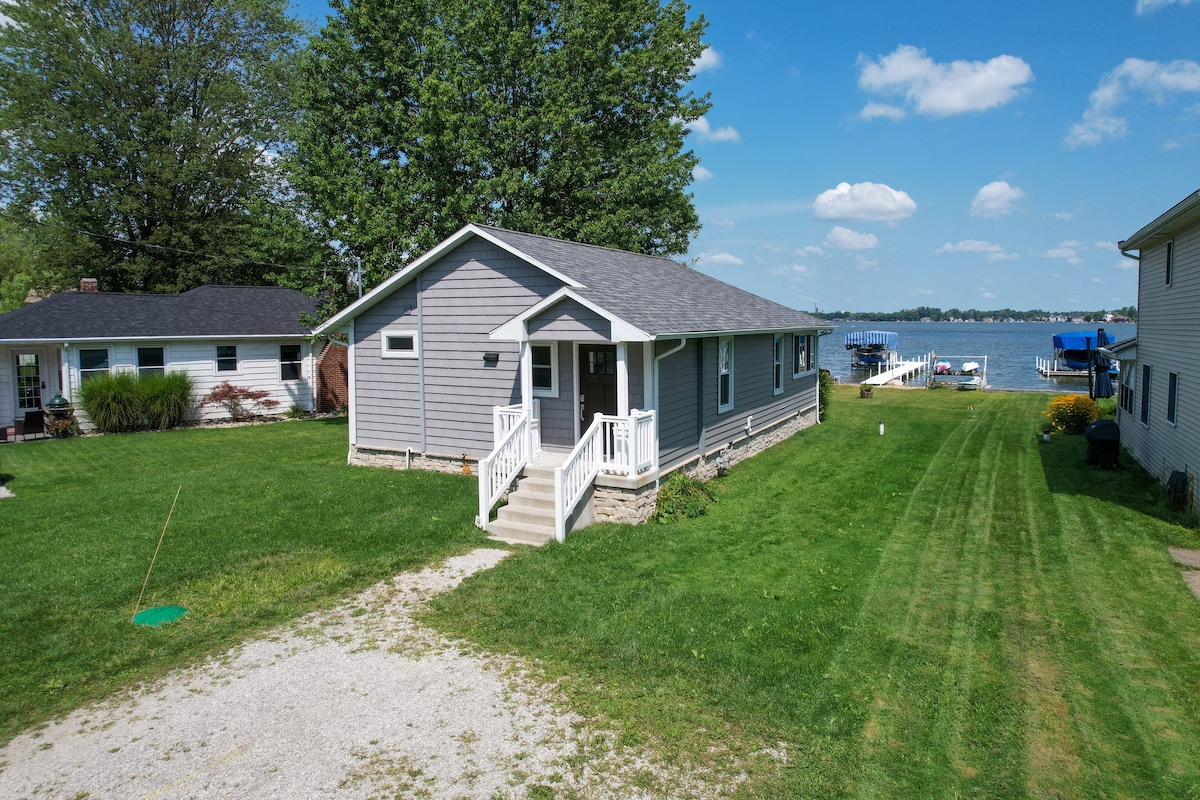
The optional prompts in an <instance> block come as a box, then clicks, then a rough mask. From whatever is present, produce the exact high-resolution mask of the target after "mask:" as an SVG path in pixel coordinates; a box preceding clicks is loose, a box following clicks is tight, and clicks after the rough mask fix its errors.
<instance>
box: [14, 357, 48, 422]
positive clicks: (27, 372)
mask: <svg viewBox="0 0 1200 800" xmlns="http://www.w3.org/2000/svg"><path fill="white" fill-rule="evenodd" d="M14 358H15V359H16V362H17V364H16V367H17V368H16V376H17V381H16V385H17V386H16V388H17V416H21V415H23V414H24V413H25V412H26V411H36V410H37V409H39V408H41V407H42V393H43V392H44V391H45V389H46V381H45V379H44V376H43V375H42V370H43V368H44V367H43V364H42V360H43V359H42V357H41V354H39V353H17V354H15V355H14Z"/></svg>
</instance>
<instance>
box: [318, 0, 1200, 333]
mask: <svg viewBox="0 0 1200 800" xmlns="http://www.w3.org/2000/svg"><path fill="white" fill-rule="evenodd" d="M692 7H693V11H694V12H696V13H702V14H703V15H704V16H705V18H706V19H707V20H708V23H709V27H708V31H707V35H706V41H707V42H708V44H709V46H710V47H709V50H708V51H707V52H706V53H705V56H704V57H703V58H702V59H701V60H700V61H699V62H697V65H696V77H695V79H694V80H693V81H692V83H691V84H690V88H691V89H693V90H694V91H696V92H697V93H704V92H709V93H711V99H712V102H713V108H712V110H711V111H710V113H709V114H708V116H707V117H706V118H705V119H704V120H702V121H701V123H700V124H698V125H696V126H694V128H693V130H692V133H691V135H690V136H689V143H690V145H691V146H692V148H693V149H694V150H695V152H696V153H697V155H699V157H700V159H701V166H700V169H698V170H697V174H696V178H697V180H696V182H695V184H694V186H693V189H694V194H695V203H696V207H697V210H698V211H699V213H700V218H701V222H702V223H703V229H702V231H701V232H700V234H699V236H698V237H697V238H696V240H695V241H694V242H693V245H692V248H691V250H690V252H689V253H688V254H687V258H688V259H690V260H692V261H693V263H694V264H695V265H696V267H697V268H698V269H700V270H702V271H704V272H706V273H708V274H711V275H713V276H715V277H717V278H720V279H722V280H725V281H728V282H730V283H733V284H735V285H738V286H741V287H743V288H745V289H748V290H750V291H753V292H756V293H758V294H761V295H764V296H766V297H770V298H771V299H773V300H776V301H778V302H781V303H784V304H786V305H790V306H793V307H795V308H800V309H805V310H812V309H813V308H814V307H819V308H820V309H822V310H823V311H831V310H837V309H852V310H880V311H891V310H897V309H901V308H911V307H915V306H919V305H927V306H938V307H941V308H943V309H948V308H951V307H958V308H963V309H966V308H978V309H993V308H1003V307H1010V308H1016V309H1028V308H1044V309H1048V310H1074V309H1079V310H1093V309H1100V308H1108V309H1111V308H1117V307H1120V306H1125V305H1128V304H1133V303H1136V301H1137V270H1136V262H1134V261H1131V260H1129V259H1126V258H1123V257H1122V256H1121V255H1120V254H1119V253H1118V251H1117V249H1116V244H1115V243H1116V242H1117V240H1119V239H1123V238H1125V237H1127V236H1129V235H1130V234H1132V233H1134V232H1135V231H1136V230H1137V229H1138V228H1140V227H1141V226H1142V225H1144V224H1146V223H1147V222H1150V221H1151V220H1152V219H1154V218H1155V217H1157V216H1158V215H1159V214H1160V213H1162V212H1163V211H1165V210H1166V209H1167V208H1169V207H1170V206H1172V205H1174V204H1175V203H1176V202H1178V201H1179V200H1181V199H1182V198H1183V197H1185V196H1186V195H1188V194H1190V193H1191V192H1193V191H1195V190H1196V189H1197V188H1200V0H1195V1H1193V0H1051V1H1050V2H1045V1H1044V0H1043V1H1042V2H1026V0H1006V2H1002V3H1001V2H996V3H976V2H963V0H954V2H896V0H839V2H836V3H832V2H830V3H826V2H751V1H750V0H696V1H695V2H693V3H692ZM323 9H324V6H323V4H322V3H320V0H306V2H305V3H302V4H301V5H300V6H299V7H298V13H300V14H301V15H302V16H306V17H310V18H315V17H323V13H324V11H323Z"/></svg>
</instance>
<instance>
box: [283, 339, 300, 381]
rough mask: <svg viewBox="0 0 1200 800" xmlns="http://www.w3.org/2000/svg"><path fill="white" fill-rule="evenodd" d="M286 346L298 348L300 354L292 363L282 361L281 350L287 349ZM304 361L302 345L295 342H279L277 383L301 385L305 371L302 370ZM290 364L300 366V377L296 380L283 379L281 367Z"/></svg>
mask: <svg viewBox="0 0 1200 800" xmlns="http://www.w3.org/2000/svg"><path fill="white" fill-rule="evenodd" d="M288 346H295V347H298V348H300V353H299V355H298V356H297V357H296V360H295V361H294V362H292V361H284V360H283V348H285V347H288ZM305 360H306V359H305V357H304V345H302V344H298V343H296V342H280V343H279V382H280V383H303V382H304V373H305V369H304V362H305ZM292 363H295V364H299V365H300V377H298V378H285V377H283V365H284V364H292Z"/></svg>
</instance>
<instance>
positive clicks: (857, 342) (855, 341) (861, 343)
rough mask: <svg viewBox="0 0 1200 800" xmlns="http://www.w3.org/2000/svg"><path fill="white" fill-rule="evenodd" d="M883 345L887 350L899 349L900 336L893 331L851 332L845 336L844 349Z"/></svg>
mask: <svg viewBox="0 0 1200 800" xmlns="http://www.w3.org/2000/svg"><path fill="white" fill-rule="evenodd" d="M880 344H881V345H884V346H885V347H887V349H889V350H898V349H899V348H900V334H898V333H896V332H895V331H852V332H850V333H847V334H846V349H847V350H850V349H853V348H855V347H866V346H868V345H880Z"/></svg>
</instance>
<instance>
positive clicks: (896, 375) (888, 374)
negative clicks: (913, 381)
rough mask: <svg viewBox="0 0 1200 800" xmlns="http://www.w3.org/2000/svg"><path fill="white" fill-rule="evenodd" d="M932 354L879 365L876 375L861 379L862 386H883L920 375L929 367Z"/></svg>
mask: <svg viewBox="0 0 1200 800" xmlns="http://www.w3.org/2000/svg"><path fill="white" fill-rule="evenodd" d="M932 358H933V354H932V353H931V354H930V355H927V356H922V357H921V358H918V359H916V360H915V361H891V362H889V363H887V364H884V365H882V366H881V367H880V371H879V373H878V374H876V375H872V376H871V377H870V378H867V379H865V380H864V381H862V385H863V386H883V385H884V384H887V383H891V382H892V381H904V380H907V379H909V378H911V377H913V376H915V375H920V374H921V373H922V372H924V371H925V370H927V369H929V364H930V363H931V361H932Z"/></svg>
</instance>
